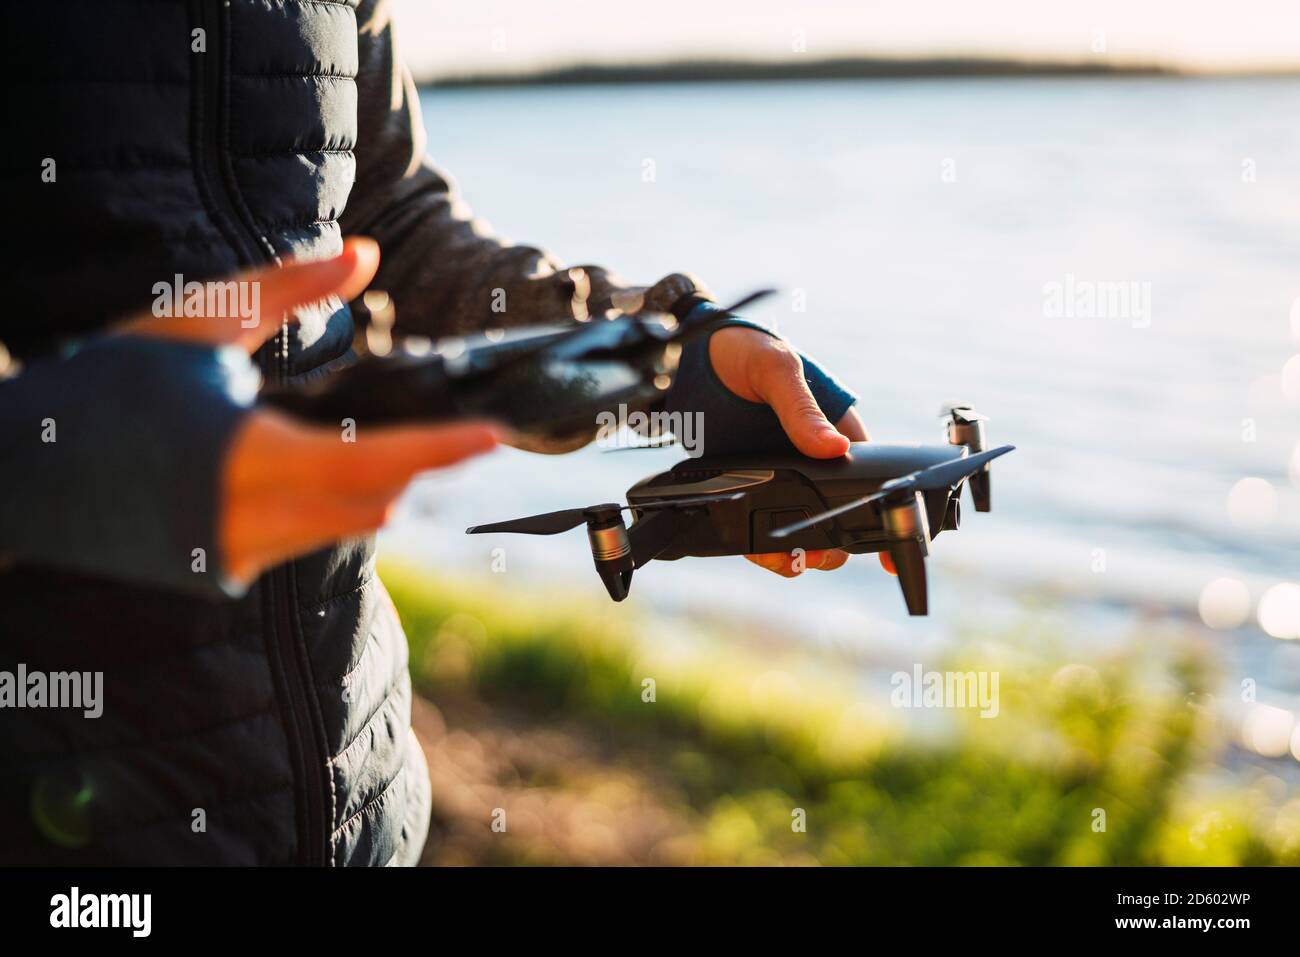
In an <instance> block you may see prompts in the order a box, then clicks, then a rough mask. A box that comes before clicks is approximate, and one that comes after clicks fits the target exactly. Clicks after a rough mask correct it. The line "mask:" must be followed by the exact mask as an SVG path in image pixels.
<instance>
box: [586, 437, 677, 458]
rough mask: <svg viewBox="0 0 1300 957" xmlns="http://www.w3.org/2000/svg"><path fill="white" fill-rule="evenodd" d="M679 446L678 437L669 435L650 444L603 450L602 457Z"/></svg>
mask: <svg viewBox="0 0 1300 957" xmlns="http://www.w3.org/2000/svg"><path fill="white" fill-rule="evenodd" d="M676 444H677V436H675V435H673V434H671V433H669V434H668V435H667V436H658V437H656V438H655V439H653V440H651V441H649V442H641V443H639V444H637V445H618V446H615V447H614V448H612V449H601V450H600V452H601V454H602V455H605V454H607V453H609V452H639V451H641V450H643V449H666V448H669V447H671V446H674V445H676Z"/></svg>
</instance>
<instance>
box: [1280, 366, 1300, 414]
mask: <svg viewBox="0 0 1300 957" xmlns="http://www.w3.org/2000/svg"><path fill="white" fill-rule="evenodd" d="M1282 395H1283V396H1284V397H1285V398H1286V400H1287V401H1288V402H1293V403H1297V404H1300V355H1294V356H1292V357H1291V358H1290V359H1288V360H1286V365H1284V366H1283V367H1282Z"/></svg>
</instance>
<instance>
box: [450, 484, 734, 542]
mask: <svg viewBox="0 0 1300 957" xmlns="http://www.w3.org/2000/svg"><path fill="white" fill-rule="evenodd" d="M744 495H745V493H744V492H734V493H732V494H731V495H699V496H695V497H693V498H676V499H672V498H667V499H663V500H661V501H655V502H643V503H640V504H637V505H616V504H614V503H613V502H611V503H609V504H608V505H593V506H589V507H587V508H566V509H563V510H562V511H559V512H543V513H542V514H541V515H528V516H526V517H524V518H513V519H510V520H508V521H504V522H493V523H492V524H491V525H471V526H470V527H469V528H467V529H465V534H466V535H481V534H483V533H485V532H517V533H519V534H521V535H558V534H559V533H560V532H567V531H569V529H572V528H577V527H578V526H579V525H581V524H582V523H583V522H585V521H587V520H588V519H589V518H592V517H593V515H594V514H595V513H597V512H603V513H606V514H608V512H610V511H620V512H623V511H630V510H633V509H635V510H636V511H638V512H653V511H658V510H661V509H666V508H689V507H690V506H693V505H708V504H709V503H711V502H734V501H736V500H738V499H740V498H743V497H744Z"/></svg>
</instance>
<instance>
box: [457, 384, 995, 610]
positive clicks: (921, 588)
mask: <svg viewBox="0 0 1300 957" xmlns="http://www.w3.org/2000/svg"><path fill="white" fill-rule="evenodd" d="M943 415H944V417H945V419H946V420H947V428H948V443H949V444H947V445H891V444H885V443H880V442H854V443H853V444H852V445H851V446H850V448H849V451H848V453H847V454H846V455H844V456H843V457H841V458H838V459H811V458H806V457H804V456H801V455H797V454H795V455H784V456H780V455H778V456H772V455H757V454H755V455H725V456H712V457H710V456H704V457H701V458H695V459H688V460H686V461H684V462H680V463H678V464H677V465H675V466H674V467H673V468H671V469H669V470H668V471H666V472H660V473H659V474H657V475H652V476H650V477H649V478H646V479H642V480H641V481H640V482H638V483H637V484H636V485H634V486H632V488H630V489H628V493H627V501H628V504H627V505H619V504H617V503H608V504H605V505H593V506H590V507H588V508H571V509H565V510H564V511H559V512H547V513H545V514H542V515H532V516H529V517H527V518H519V519H514V520H512V521H507V522H496V523H493V524H491V525H475V526H473V527H471V528H469V529H467V530H466V532H467V534H470V535H480V534H484V533H488V532H518V533H522V534H525V535H555V534H557V533H559V532H566V531H568V530H569V529H572V528H577V527H578V526H579V525H583V524H585V525H586V526H587V537H588V538H589V539H590V542H591V554H592V558H593V559H594V560H595V563H596V572H597V574H599V575H600V580H601V581H602V582H604V584H605V588H606V590H607V591H608V592H609V596H610V598H612V599H614V601H622V600H623V599H624V598H626V597H627V594H628V589H629V587H630V585H631V583H632V573H633V572H634V571H635V570H636V569H638V568H640V567H642V566H643V565H645V564H647V563H649V562H651V561H654V560H656V559H658V560H659V561H675V560H677V559H679V558H686V557H714V556H721V555H748V554H758V553H762V552H784V551H790V550H792V549H796V548H798V549H804V550H812V549H823V548H840V549H843V550H845V551H847V552H850V553H852V554H855V555H858V554H865V553H867V552H888V553H889V556H890V558H891V559H892V560H893V565H894V568H895V569H896V570H897V573H898V581H899V585H900V586H901V587H902V590H903V598H904V600H905V601H906V603H907V610H908V612H909V613H910V614H912V615H924V614H926V613H927V611H928V601H927V588H926V575H925V558H926V556H927V555H928V554H929V553H930V542H931V540H932V539H933V538H934V537H935V536H936V535H938V534H939V532H941V531H947V530H949V529H952V530H955V529H956V528H957V527H958V523H959V522H960V519H961V507H960V493H961V488H962V485H963V484H964V483H965V484H969V485H970V489H971V497H972V499H973V501H974V503H975V510H976V511H978V512H987V511H989V510H990V506H991V498H990V492H991V490H990V473H989V463H990V462H991V461H992V460H993V459H995V458H997V457H998V456H1000V455H1005V454H1006V453H1007V452H1010V451H1011V450H1012V449H1013V448H1015V446H1012V445H1003V446H1000V447H999V448H995V449H989V450H985V437H984V423H985V422H986V421H987V420H986V418H985V416H982V415H980V414H979V413H978V412H975V411H974V410H973V409H971V408H970V407H969V406H965V405H955V406H948V407H945V409H944V410H943ZM625 511H627V512H631V515H632V523H631V525H627V524H626V523H625V522H624V519H623V512H625Z"/></svg>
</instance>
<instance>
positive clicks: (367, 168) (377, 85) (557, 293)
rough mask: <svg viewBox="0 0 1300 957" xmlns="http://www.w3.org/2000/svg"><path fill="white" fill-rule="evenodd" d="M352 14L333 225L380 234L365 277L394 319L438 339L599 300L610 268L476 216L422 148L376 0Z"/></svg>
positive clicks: (409, 90) (549, 317)
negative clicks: (350, 183)
mask: <svg viewBox="0 0 1300 957" xmlns="http://www.w3.org/2000/svg"><path fill="white" fill-rule="evenodd" d="M357 22H358V30H359V36H358V53H359V71H358V76H357V144H356V162H357V171H356V183H355V185H354V187H353V190H352V194H351V196H350V197H349V199H348V204H347V208H346V210H345V212H344V215H343V217H342V220H341V222H342V226H343V230H344V232H345V233H353V234H362V235H368V236H372V237H374V238H375V239H376V240H377V241H378V242H379V245H380V248H381V250H382V253H383V258H382V261H381V263H380V268H379V274H378V276H377V277H376V279H375V282H374V286H375V288H377V289H383V290H384V291H386V292H387V293H388V294H389V295H390V296H391V297H392V300H393V304H394V307H395V309H396V319H397V324H398V327H399V328H402V329H405V331H407V332H414V333H420V334H423V335H429V336H435V337H436V336H442V335H454V334H464V333H467V332H471V331H474V330H481V329H485V328H493V327H502V326H506V325H524V324H534V323H553V322H556V321H563V320H564V319H566V318H571V317H573V316H574V315H575V313H577V315H578V317H579V318H585V316H584V315H582V312H583V311H584V310H587V311H589V312H591V313H599V312H603V310H604V309H606V308H608V307H609V303H610V296H611V294H612V293H613V292H614V291H615V290H618V289H621V288H622V287H623V284H622V283H621V282H620V281H619V280H618V279H617V277H615V276H613V275H611V274H610V273H609V272H607V271H605V270H604V269H601V268H599V267H595V266H585V267H577V268H579V269H581V270H582V272H581V273H575V274H574V275H573V276H571V275H570V271H569V270H568V269H566V268H565V267H564V266H563V265H561V263H560V262H559V261H558V260H557V259H556V258H555V257H554V256H551V255H550V254H549V253H547V252H544V251H543V250H541V249H538V248H536V247H534V246H525V245H515V244H512V243H510V242H507V241H505V240H503V239H501V238H499V237H497V236H496V235H494V234H493V233H492V231H491V229H490V228H489V227H488V226H487V224H486V223H484V222H483V221H482V220H479V219H476V218H475V217H474V214H473V213H472V212H471V211H470V209H469V208H468V207H467V206H466V205H465V203H464V201H463V200H461V198H460V197H459V196H458V195H457V193H456V190H455V187H454V186H453V184H452V182H451V180H450V178H449V177H448V176H447V174H445V173H443V172H442V171H440V170H439V169H438V168H437V167H435V166H434V165H433V163H432V162H431V161H430V160H428V159H427V158H426V157H425V155H424V151H425V135H424V125H423V122H422V120H421V117H420V101H419V96H418V93H417V91H416V88H415V84H414V82H413V81H412V79H411V75H410V73H409V71H408V70H407V69H406V67H405V66H404V65H403V64H402V62H401V61H400V60H399V59H398V57H397V54H396V52H395V47H394V34H393V21H392V18H391V15H390V11H389V8H388V4H387V2H386V0H363V2H362V3H361V5H360V8H359V9H358V11H357ZM575 280H576V281H575ZM575 300H576V301H575Z"/></svg>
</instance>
